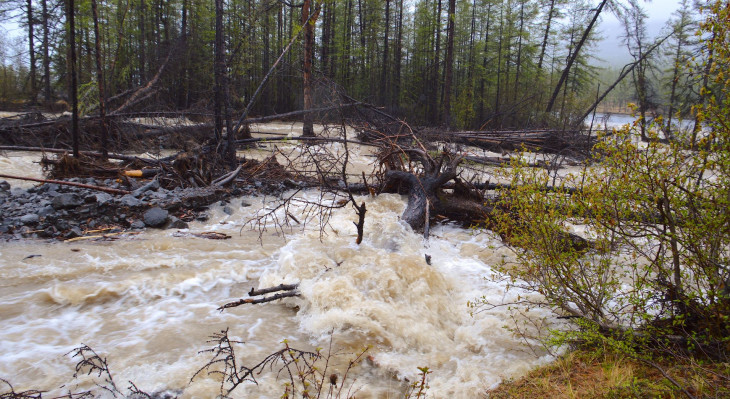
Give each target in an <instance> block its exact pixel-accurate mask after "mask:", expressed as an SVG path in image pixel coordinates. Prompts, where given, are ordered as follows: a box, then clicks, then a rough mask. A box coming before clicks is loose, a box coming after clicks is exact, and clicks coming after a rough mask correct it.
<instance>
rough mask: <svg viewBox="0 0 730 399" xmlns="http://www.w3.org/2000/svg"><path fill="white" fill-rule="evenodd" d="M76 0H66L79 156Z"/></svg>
mask: <svg viewBox="0 0 730 399" xmlns="http://www.w3.org/2000/svg"><path fill="white" fill-rule="evenodd" d="M74 9H75V4H74V0H66V19H67V21H68V43H67V46H68V51H69V57H68V63H69V68H68V71H69V74H70V75H71V76H70V82H69V92H70V93H71V137H72V141H73V143H72V148H73V156H74V157H75V158H78V157H79V99H78V76H77V72H76V23H75V20H74V14H75V10H74Z"/></svg>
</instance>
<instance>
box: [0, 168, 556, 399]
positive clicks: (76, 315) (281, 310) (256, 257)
mask: <svg viewBox="0 0 730 399" xmlns="http://www.w3.org/2000/svg"><path fill="white" fill-rule="evenodd" d="M32 160H33V158H31V157H30V156H12V157H10V158H6V157H3V158H0V162H3V164H2V165H3V169H4V170H5V171H6V173H8V174H13V173H18V172H20V171H22V170H26V169H27V168H28V167H29V165H35V164H33V163H32ZM33 173H35V172H33ZM38 174H40V172H38ZM12 183H15V182H12ZM301 196H302V197H303V198H305V199H307V198H308V199H311V200H316V199H318V193H316V192H314V191H310V192H304V193H302V194H301ZM358 200H362V201H365V202H366V203H367V208H368V213H367V217H366V223H365V235H364V240H363V242H362V244H361V245H357V244H355V229H354V226H353V224H352V221H353V220H355V219H356V216H355V214H354V211H353V210H352V209H350V208H349V207H346V208H343V209H340V210H337V211H335V213H334V214H333V216H332V218H331V219H330V226H329V227H328V228H327V229H325V231H324V234H320V230H319V228H318V226H317V223H310V224H309V225H308V226H307V227H304V228H302V227H300V226H297V225H296V224H295V225H294V228H293V229H289V230H286V231H285V232H284V233H285V234H281V232H277V231H276V230H275V229H273V226H268V227H269V229H268V230H267V231H265V232H263V233H260V232H258V231H251V230H249V229H247V228H243V224H244V223H245V222H246V221H248V220H249V219H250V218H251V217H253V216H254V214H255V212H256V211H258V210H260V209H262V208H266V207H268V208H273V207H274V206H275V205H274V204H275V202H274V201H271V199H270V198H263V197H247V198H238V199H234V200H232V201H231V204H230V205H229V206H230V207H231V208H233V210H234V211H235V212H234V214H233V215H230V216H229V215H227V214H225V213H223V212H222V210H221V209H220V207H219V206H216V207H213V208H212V210H211V218H210V219H209V221H208V222H205V223H203V222H194V223H192V224H191V225H190V228H189V229H187V231H183V233H185V232H206V231H215V232H221V233H226V234H229V235H231V236H232V238H231V239H229V240H208V239H203V238H196V237H193V236H190V235H186V236H183V237H180V236H179V235H180V234H176V233H178V232H177V231H174V230H162V231H160V230H148V231H145V232H144V233H142V234H139V235H134V236H129V237H124V238H121V239H118V240H116V241H97V242H91V241H78V242H72V243H64V242H45V241H28V242H3V243H0V322H1V323H2V326H3V328H2V329H1V330H0V378H4V379H6V380H8V381H10V382H11V383H13V385H14V387H15V389H16V391H20V390H23V389H31V388H33V389H42V390H47V391H50V392H49V394H48V395H51V396H52V395H57V394H63V393H66V392H68V390H74V389H84V388H89V387H90V386H91V385H89V384H90V383H89V382H88V381H87V380H84V379H81V382H76V380H74V379H73V378H72V375H73V372H74V369H73V367H74V365H75V362H76V360H74V359H71V358H70V357H69V356H67V355H65V354H67V353H68V352H69V351H70V350H72V349H73V348H74V347H77V346H79V345H80V344H81V343H83V344H87V345H89V346H91V347H92V348H94V349H95V350H96V351H97V352H99V353H100V354H102V355H103V356H105V357H106V358H107V361H108V363H109V366H110V369H111V370H112V373H113V375H114V378H115V380H116V381H117V384H118V385H119V386H120V388H121V387H126V386H127V384H126V381H133V382H134V383H135V384H136V386H138V387H139V388H140V389H142V390H144V391H147V392H154V391H159V390H163V389H175V390H179V391H181V392H182V393H181V397H185V398H208V397H210V398H213V397H216V396H217V395H218V394H219V393H220V391H219V388H220V380H219V378H217V377H216V376H215V375H207V374H201V375H199V376H198V377H196V378H195V379H194V380H193V381H192V383H191V382H190V379H191V377H192V376H193V375H194V374H195V372H196V371H197V370H198V369H200V367H201V366H202V365H203V364H205V362H206V361H207V360H209V359H210V355H208V354H200V353H198V351H200V350H203V349H206V348H208V347H210V346H211V345H210V344H208V343H206V340H207V338H208V337H209V336H210V335H211V334H213V333H216V332H218V331H221V330H223V329H226V328H229V334H230V336H231V338H232V339H233V338H236V339H238V340H240V341H243V342H244V344H242V345H240V346H239V350H238V355H239V358H240V359H239V362H240V364H245V365H248V366H251V365H253V364H256V363H258V362H259V361H260V360H262V359H263V358H264V357H265V356H266V355H267V354H269V353H271V352H273V351H275V350H277V349H280V348H281V347H282V341H284V340H287V341H288V342H289V344H290V345H291V346H293V347H297V348H302V349H307V350H311V349H313V348H315V347H325V348H327V347H328V346H329V342H330V337H332V348H333V352H334V353H335V355H333V356H332V357H333V361H332V364H330V367H334V368H331V370H333V371H332V372H334V373H338V374H339V375H341V376H342V375H343V373H344V372H345V370H346V365H347V360H348V359H350V358H351V357H352V354H354V353H358V352H359V351H360V350H362V349H363V348H366V347H370V349H369V350H368V352H367V354H368V355H369V356H371V357H370V359H369V360H367V361H364V362H362V363H360V364H359V365H358V366H357V367H355V369H354V370H352V371H351V372H350V373H349V374H348V376H347V381H346V384H350V385H349V388H348V389H350V390H352V391H357V397H377V398H391V397H402V396H403V392H404V390H405V388H406V387H407V386H408V384H409V382H408V381H411V382H412V381H415V380H416V379H417V378H418V375H417V374H418V372H419V370H418V367H424V366H426V367H429V369H430V370H431V371H432V373H431V374H430V375H429V385H430V388H429V391H428V392H429V395H431V396H433V397H454V398H461V397H463V398H472V397H479V396H481V395H484V392H485V391H486V390H487V389H488V388H489V387H491V386H494V385H495V384H498V383H499V382H500V381H501V380H502V379H504V378H509V377H514V376H517V375H520V374H522V373H524V372H526V371H527V370H529V369H530V368H532V367H535V366H536V365H539V364H543V363H545V362H548V361H550V360H551V357H550V356H548V355H547V354H545V353H542V352H539V353H537V354H535V353H534V352H533V351H532V350H531V349H530V348H528V346H527V345H526V344H525V342H524V341H523V340H522V339H521V337H519V336H517V335H515V334H514V333H512V332H511V331H509V330H508V329H506V328H505V326H510V325H511V323H512V321H511V319H510V316H509V315H510V313H509V311H508V310H507V309H505V308H498V309H493V310H491V311H489V312H480V313H476V314H473V315H472V314H471V310H472V309H470V308H469V307H468V306H467V302H469V301H473V300H474V299H476V298H479V297H482V296H484V297H485V298H486V299H488V300H490V301H493V302H502V301H507V302H508V301H510V299H512V300H514V299H516V297H517V295H522V296H524V295H525V293H520V292H518V291H512V290H511V291H509V292H506V290H505V287H506V284H505V283H503V282H498V281H495V280H493V279H490V277H491V276H492V275H493V273H494V272H493V267H494V266H495V265H497V264H499V263H500V262H503V261H504V260H505V259H509V258H510V256H511V253H510V251H509V250H508V249H507V248H505V247H504V246H503V245H502V244H501V243H500V242H499V241H498V240H497V239H495V238H494V237H493V236H492V235H491V234H489V233H487V232H482V231H471V230H466V229H461V228H458V227H454V226H448V225H447V226H440V227H437V228H435V230H434V231H433V232H432V236H431V238H430V239H429V240H428V241H426V240H424V239H423V237H422V236H421V235H420V234H417V233H414V232H413V231H412V230H411V229H410V228H409V227H408V226H406V225H405V224H404V223H402V222H401V221H400V220H399V215H400V214H401V213H402V211H403V209H404V207H405V199H404V198H403V197H401V196H399V195H390V194H386V195H380V196H378V197H376V198H365V197H363V198H360V199H358ZM242 202H246V203H247V204H250V205H251V206H244V205H242ZM279 212H283V211H281V210H280V211H279ZM290 212H292V214H293V215H294V216H296V217H297V219H299V220H303V216H302V212H304V208H303V206H299V207H295V208H292V209H291V210H290ZM280 216H281V217H284V215H283V214H282V215H280ZM427 254H428V255H430V256H431V258H432V261H431V263H432V264H431V265H428V264H427V263H426V261H425V255H427ZM29 255H40V256H34V257H28V256H29ZM280 283H299V289H300V292H301V294H302V296H301V297H298V298H288V299H285V300H282V301H278V302H273V303H268V304H264V305H255V306H251V305H247V306H242V307H237V308H233V309H229V310H226V311H224V312H219V311H217V310H216V308H217V307H218V306H220V305H222V304H224V303H226V302H229V301H231V300H235V299H237V298H241V297H245V296H246V295H245V294H246V292H248V291H249V290H250V289H251V288H252V287H268V286H274V285H278V284H280ZM531 312H532V313H533V314H534V317H536V318H551V315H550V314H548V313H540V312H539V311H535V310H533V311H531ZM333 365H334V366H333ZM257 380H258V382H259V384H258V385H255V384H253V383H246V384H242V385H241V386H239V387H238V388H237V389H236V390H235V391H234V392H233V393H232V394H231V395H232V396H233V397H240V398H249V397H261V398H270V397H280V396H281V394H282V393H283V392H284V383H285V382H286V379H285V378H283V377H282V376H281V375H279V378H277V375H276V372H268V373H263V374H262V375H260V376H258V377H257ZM84 381H86V382H84ZM77 384H78V385H77ZM61 386H65V387H64V388H60V387H61ZM343 393H344V391H343Z"/></svg>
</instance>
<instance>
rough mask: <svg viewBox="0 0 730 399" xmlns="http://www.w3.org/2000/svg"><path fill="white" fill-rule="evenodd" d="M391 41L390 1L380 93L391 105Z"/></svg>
mask: <svg viewBox="0 0 730 399" xmlns="http://www.w3.org/2000/svg"><path fill="white" fill-rule="evenodd" d="M389 40H390V0H385V37H384V38H383V69H382V70H381V75H380V93H381V94H382V96H383V97H382V102H383V104H386V105H390V104H389V101H390V98H389V97H390V96H389V95H388V94H389V92H390V88H389V87H388V42H389Z"/></svg>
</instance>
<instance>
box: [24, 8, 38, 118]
mask: <svg viewBox="0 0 730 399" xmlns="http://www.w3.org/2000/svg"><path fill="white" fill-rule="evenodd" d="M27 8H28V9H27V10H26V11H27V14H26V15H27V17H28V54H29V57H30V78H29V79H30V102H31V104H35V102H36V94H37V93H36V69H35V45H34V44H33V39H34V38H33V25H35V23H34V21H33V3H32V1H31V0H28V3H27Z"/></svg>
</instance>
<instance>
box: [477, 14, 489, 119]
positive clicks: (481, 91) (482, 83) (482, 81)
mask: <svg viewBox="0 0 730 399" xmlns="http://www.w3.org/2000/svg"><path fill="white" fill-rule="evenodd" d="M491 19H492V3H489V4H488V5H487V26H486V27H485V28H484V56H483V58H482V68H483V69H484V70H485V71H486V70H487V60H488V57H489V51H488V50H489V27H490V22H491ZM480 75H481V78H479V115H478V119H479V123H482V124H483V123H484V111H485V109H484V98H485V97H486V93H485V92H484V89H485V80H486V79H485V74H483V73H481V74H480Z"/></svg>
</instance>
